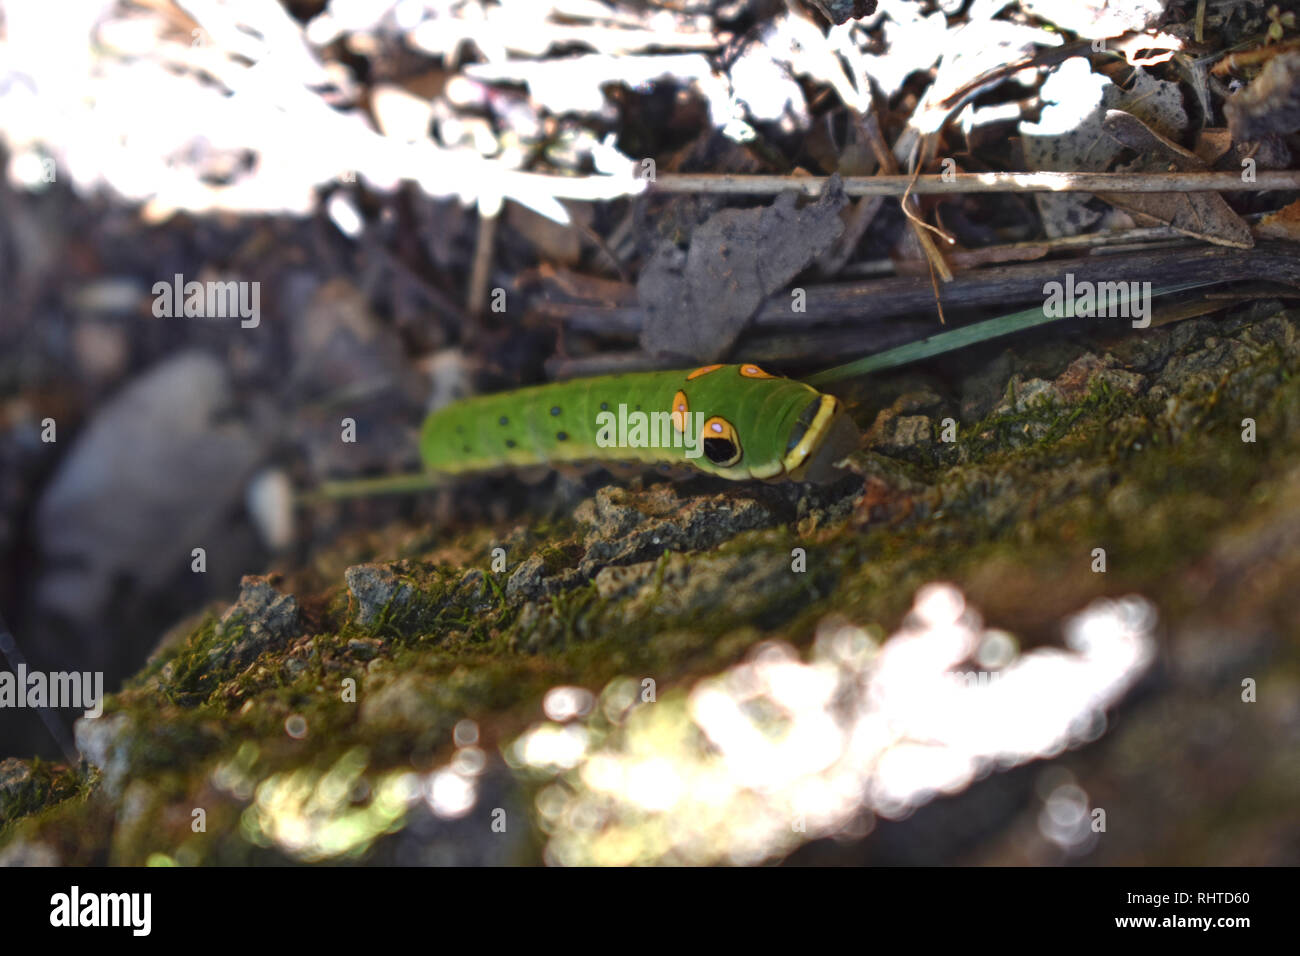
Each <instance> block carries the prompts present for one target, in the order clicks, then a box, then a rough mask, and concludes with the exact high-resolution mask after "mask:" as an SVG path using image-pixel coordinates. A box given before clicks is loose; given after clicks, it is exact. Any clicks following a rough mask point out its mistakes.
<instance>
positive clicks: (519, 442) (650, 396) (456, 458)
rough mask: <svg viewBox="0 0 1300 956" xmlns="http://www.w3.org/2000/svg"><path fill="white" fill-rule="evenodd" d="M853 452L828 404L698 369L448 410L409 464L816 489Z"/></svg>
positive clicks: (795, 385) (433, 419) (748, 377)
mask: <svg viewBox="0 0 1300 956" xmlns="http://www.w3.org/2000/svg"><path fill="white" fill-rule="evenodd" d="M857 442H858V432H857V428H856V426H855V425H854V424H853V421H852V420H851V419H850V418H849V416H848V415H847V414H846V413H845V412H844V409H843V406H842V405H841V403H840V402H839V400H838V399H836V398H835V397H834V396H833V395H826V394H823V393H821V392H818V391H817V390H816V389H814V388H812V387H811V386H809V385H804V384H803V383H801V382H796V381H793V380H791V379H787V378H778V377H776V376H773V375H769V374H768V373H767V372H765V371H763V370H762V369H761V368H759V367H758V366H757V365H752V364H743V365H706V366H704V367H702V368H697V369H693V370H692V369H684V370H680V371H667V372H637V373H628V374H620V375H603V376H599V377H596V378H586V379H577V380H575V381H570V382H560V383H555V384H550V385H537V386H533V387H531V388H521V389H517V390H515V391H511V392H504V393H500V394H497V395H485V396H481V397H478V398H471V399H467V400H465V401H461V402H456V403H454V404H452V405H449V406H447V407H446V408H443V409H441V410H439V411H436V412H434V413H433V414H431V415H430V416H429V417H428V418H427V419H426V420H425V423H424V428H423V430H422V433H421V437H420V454H421V457H422V458H423V460H424V464H425V466H426V467H427V468H428V469H429V470H431V471H434V472H439V473H442V474H450V475H456V474H464V473H468V472H476V471H486V470H490V469H495V468H499V467H503V466H509V467H519V466H526V465H546V464H556V463H559V462H573V461H584V460H625V461H633V462H643V463H646V464H658V465H666V466H680V465H687V466H690V467H693V468H695V469H698V470H700V471H704V472H707V473H709V474H713V475H717V476H719V477H722V478H729V479H732V480H736V481H743V480H745V479H748V478H758V479H765V480H769V481H780V480H794V481H825V480H827V479H829V478H832V477H834V476H835V474H836V472H835V470H834V468H833V464H834V462H835V461H837V460H839V459H840V458H842V457H844V456H845V455H846V454H848V453H849V452H850V451H852V450H853V449H855V448H856V447H857Z"/></svg>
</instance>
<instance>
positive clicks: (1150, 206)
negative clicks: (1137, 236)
mask: <svg viewBox="0 0 1300 956" xmlns="http://www.w3.org/2000/svg"><path fill="white" fill-rule="evenodd" d="M1102 129H1103V130H1104V131H1105V132H1106V134H1107V135H1109V136H1110V137H1111V138H1112V139H1114V140H1115V141H1117V142H1119V143H1121V144H1122V145H1124V146H1127V147H1128V148H1129V149H1133V150H1136V151H1137V152H1138V154H1139V155H1138V158H1137V159H1136V160H1134V162H1133V163H1132V164H1131V165H1129V166H1128V167H1127V170H1126V171H1128V172H1165V171H1168V172H1199V171H1202V170H1204V169H1206V168H1207V167H1206V164H1205V163H1204V162H1203V161H1202V160H1201V158H1200V157H1199V156H1197V155H1196V154H1195V153H1190V152H1188V151H1187V150H1185V149H1183V148H1182V147H1181V146H1179V145H1178V144H1177V143H1173V142H1171V141H1169V140H1167V139H1165V138H1164V137H1163V136H1161V135H1160V134H1159V133H1157V132H1155V131H1154V130H1152V129H1151V128H1150V127H1148V126H1147V125H1146V124H1145V123H1143V122H1142V121H1141V120H1139V119H1138V118H1137V117H1136V116H1133V115H1132V114H1130V113H1125V112H1122V111H1120V110H1111V111H1110V112H1108V113H1107V114H1106V119H1105V120H1104V121H1103V122H1102ZM1097 195H1098V196H1099V197H1100V198H1101V199H1104V200H1105V201H1106V202H1108V203H1110V204H1111V205H1112V206H1115V207H1116V208H1117V209H1123V210H1124V211H1125V212H1127V213H1128V214H1129V215H1131V216H1133V218H1134V219H1135V220H1136V221H1137V222H1138V223H1139V224H1140V225H1144V226H1153V225H1161V226H1168V227H1169V228H1171V229H1174V230H1176V231H1177V232H1180V233H1182V234H1183V235H1185V236H1191V237H1193V238H1195V239H1204V240H1206V241H1208V242H1213V243H1215V244H1217V245H1221V246H1233V247H1234V248H1237V249H1249V248H1251V247H1253V246H1254V245H1255V240H1254V238H1253V237H1252V236H1251V234H1250V228H1249V227H1248V226H1247V225H1246V223H1245V222H1244V221H1243V220H1242V218H1241V217H1240V216H1238V215H1237V214H1236V213H1235V212H1233V210H1232V207H1231V206H1229V205H1228V203H1227V200H1225V199H1224V198H1223V197H1222V196H1221V195H1219V194H1218V193H1214V192H1198V193H1141V194H1133V193H1097Z"/></svg>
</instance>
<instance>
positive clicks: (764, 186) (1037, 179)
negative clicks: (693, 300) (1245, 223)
mask: <svg viewBox="0 0 1300 956" xmlns="http://www.w3.org/2000/svg"><path fill="white" fill-rule="evenodd" d="M826 180H827V177H825V176H770V175H762V176H737V175H733V174H731V173H663V174H660V175H659V177H658V178H657V179H656V180H655V182H654V184H653V186H652V187H651V188H652V190H653V191H656V192H666V193H719V194H728V195H772V194H775V193H782V192H786V191H787V190H791V189H793V190H797V191H799V192H801V193H803V194H805V195H808V196H818V195H820V194H821V192H822V190H823V189H824V188H825V186H826ZM842 182H843V185H844V192H845V193H847V194H848V195H850V196H899V197H901V196H903V195H904V194H906V193H907V192H908V191H909V190H908V187H909V184H911V182H912V177H911V176H910V175H906V174H903V175H897V176H847V177H844V178H843V180H842ZM1274 189H1300V171H1297V170H1292V169H1285V170H1272V169H1264V170H1259V171H1258V172H1257V173H1256V174H1255V179H1254V181H1253V182H1246V181H1245V180H1243V179H1242V177H1241V173H1239V172H1234V171H1228V172H1208V173H1050V172H1039V173H953V174H950V175H947V176H943V175H929V176H918V177H917V179H916V182H915V184H913V185H911V193H912V194H914V195H935V194H940V193H1051V192H1084V193H1092V192H1111V193H1199V192H1263V191H1267V190H1274Z"/></svg>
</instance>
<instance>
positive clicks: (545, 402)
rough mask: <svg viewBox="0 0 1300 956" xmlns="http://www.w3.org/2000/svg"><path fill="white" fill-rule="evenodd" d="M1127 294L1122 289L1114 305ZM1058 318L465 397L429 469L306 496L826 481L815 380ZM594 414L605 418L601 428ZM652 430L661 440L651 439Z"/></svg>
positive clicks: (429, 448) (825, 436)
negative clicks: (623, 467)
mask: <svg viewBox="0 0 1300 956" xmlns="http://www.w3.org/2000/svg"><path fill="white" fill-rule="evenodd" d="M1222 281H1228V280H1223V279H1218V278H1202V279H1190V280H1187V281H1184V282H1180V283H1177V284H1174V285H1170V286H1166V287H1164V288H1161V289H1155V290H1152V291H1150V292H1149V294H1150V295H1151V296H1153V297H1154V296H1162V295H1166V294H1168V293H1173V292H1181V291H1184V290H1186V289H1194V288H1198V287H1200V286H1206V285H1213V284H1216V283H1218V282H1222ZM1123 285H1124V284H1123V283H1121V286H1123ZM1134 285H1136V283H1134ZM1045 291H1046V290H1045ZM1128 295H1129V293H1128V292H1127V291H1125V290H1124V289H1123V288H1122V289H1121V300H1122V302H1121V304H1126V303H1127V301H1128ZM1056 321H1059V318H1058V317H1056V316H1054V315H1049V314H1048V312H1047V311H1046V310H1045V309H1043V308H1042V307H1041V306H1039V307H1035V308H1031V309H1026V310H1024V311H1021V312H1015V313H1012V314H1010V315H1003V316H999V317H998V318H996V319H988V320H986V321H983V322H976V323H974V324H972V325H968V326H963V327H960V328H956V329H951V330H948V331H945V332H941V333H939V334H937V335H932V336H930V337H929V338H926V339H923V340H921V341H918V342H911V343H909V344H907V345H900V346H898V347H896V348H892V349H888V350H886V351H883V352H877V353H876V354H874V355H869V356H867V357H865V358H862V359H859V360H857V361H854V362H849V363H847V364H844V365H838V366H836V367H834V368H830V369H826V370H825V371H822V372H819V373H817V374H816V375H813V376H812V377H810V378H809V380H808V381H809V382H810V383H812V384H803V383H801V382H795V381H792V380H790V379H786V378H777V377H775V376H772V375H769V374H768V373H766V372H764V371H763V370H762V369H760V368H759V367H758V366H756V365H752V364H743V365H706V366H704V367H703V368H697V369H694V370H680V371H672V372H637V373H627V374H622V375H604V376H600V377H597V378H586V379H576V380H574V381H569V382H560V383H555V384H550V385H536V386H533V387H531V388H521V389H516V390H515V391H511V392H503V393H500V394H497V395H484V396H481V397H478V398H471V399H466V400H464V401H460V402H456V403H454V404H452V405H449V406H447V407H446V408H443V409H440V410H439V411H436V412H434V413H433V414H431V415H430V416H429V417H428V418H427V419H426V420H425V422H424V427H423V430H422V432H421V436H420V454H421V458H422V459H423V460H424V464H425V467H426V468H427V469H428V472H429V473H425V474H411V475H408V474H403V475H395V476H387V477H380V478H362V479H357V480H351V481H342V482H327V483H325V484H324V485H323V486H322V487H321V489H320V490H319V492H317V493H314V494H309V495H306V496H303V499H302V500H304V501H311V500H321V499H332V498H350V497H354V496H357V495H375V494H395V493H405V492H411V491H419V490H422V489H426V488H429V487H431V486H433V485H436V484H438V483H439V482H440V481H441V480H442V476H453V475H460V474H468V473H472V472H479V471H490V470H495V469H497V468H504V467H515V466H529V465H548V464H559V463H562V462H572V461H582V460H596V461H606V462H610V461H618V460H625V461H634V462H642V463H646V464H658V465H661V466H673V465H678V466H680V465H686V466H689V467H692V468H695V469H697V470H699V471H704V472H708V473H710V474H714V475H719V476H721V477H723V478H730V479H733V480H736V481H742V480H744V479H748V478H757V479H765V480H769V481H780V480H794V481H825V480H829V479H831V478H834V477H836V475H837V474H838V472H837V471H836V469H835V468H834V463H835V462H837V461H839V460H840V459H842V458H843V457H844V456H845V455H847V454H848V453H850V452H851V451H853V450H854V449H855V448H857V446H858V443H859V435H858V430H857V427H856V426H855V425H854V423H853V421H852V419H850V418H849V416H848V413H847V412H846V411H845V410H844V407H843V405H842V404H841V403H840V402H839V400H838V399H836V398H835V397H834V396H832V395H826V394H823V393H821V392H819V391H817V390H816V389H815V388H813V387H812V385H813V384H815V385H823V384H826V383H829V382H837V381H842V380H844V379H850V378H856V377H859V376H862V375H870V374H872V373H875V372H879V371H883V370H885V369H892V368H897V367H899V366H902V365H907V364H909V363H911V362H917V361H920V360H922V359H925V358H929V357H931V356H935V355H942V354H944V353H945V352H949V351H952V350H954V349H960V348H965V347H967V346H970V345H974V344H976V343H978V342H986V341H989V340H990V339H995V338H998V337H1000V336H1003V335H1008V334H1011V333H1013V332H1018V331H1021V330H1024V329H1029V328H1033V327H1035V326H1038V325H1043V324H1046V323H1048V322H1056ZM620 406H624V409H625V410H626V412H627V413H628V414H629V415H630V414H631V413H633V412H635V413H638V414H641V413H645V414H648V415H650V416H651V421H650V422H649V424H648V425H647V426H646V428H645V431H644V432H643V433H640V437H642V438H643V439H647V440H645V441H643V442H642V443H640V444H637V443H634V442H631V441H620V440H618V439H624V438H630V437H632V433H631V432H630V431H626V430H622V429H621V428H615V427H613V425H611V421H612V422H613V423H614V425H617V424H618V422H619V418H618V415H619V412H620ZM601 416H608V417H607V418H604V419H603V424H602V418H601ZM654 416H658V417H657V419H656V418H655V417H654ZM696 420H698V421H699V423H700V426H701V427H700V428H699V429H692V430H693V431H695V432H698V435H696V436H695V437H700V436H702V437H700V440H699V441H698V443H697V444H696V445H695V447H694V449H692V448H690V447H688V443H687V442H686V441H684V440H682V441H675V440H674V437H675V436H674V432H676V433H678V434H677V436H676V437H677V438H681V439H685V438H686V437H688V436H687V431H688V429H691V424H690V423H691V422H693V421H696ZM602 429H604V431H602ZM652 434H653V435H656V436H658V439H659V440H657V441H651V440H648V439H650V436H651V435H652ZM665 437H666V438H667V439H668V441H664V440H663V439H664V438H665ZM610 439H615V440H612V441H611V440H610ZM692 451H694V452H696V453H695V454H692V453H691V452H692Z"/></svg>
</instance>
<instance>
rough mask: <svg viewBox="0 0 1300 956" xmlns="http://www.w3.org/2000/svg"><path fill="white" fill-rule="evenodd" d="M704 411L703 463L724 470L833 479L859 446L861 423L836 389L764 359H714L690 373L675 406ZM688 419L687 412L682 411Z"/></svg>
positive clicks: (738, 475) (725, 473)
mask: <svg viewBox="0 0 1300 956" xmlns="http://www.w3.org/2000/svg"><path fill="white" fill-rule="evenodd" d="M688 410H689V411H691V412H699V413H701V414H702V416H703V417H704V421H703V433H702V455H701V456H700V457H699V458H697V459H696V460H695V461H694V464H695V466H696V467H697V468H699V469H701V470H703V471H708V472H710V473H712V474H715V475H718V476H719V477H722V478H729V479H733V480H743V479H746V478H759V479H765V480H769V481H780V480H794V481H815V482H824V481H830V480H833V479H834V478H836V477H838V476H839V475H840V474H841V472H839V471H838V470H837V469H836V468H835V467H834V464H835V462H837V461H839V460H840V459H842V458H843V457H844V456H845V455H847V454H849V453H850V452H852V451H853V450H854V449H856V448H857V447H858V440H859V436H858V430H857V427H856V426H855V425H854V424H853V420H852V419H851V418H850V417H849V416H848V414H847V413H846V412H845V411H844V409H843V406H842V405H841V404H840V402H839V400H838V399H836V398H835V397H834V396H833V395H823V394H822V393H820V392H818V391H817V390H816V389H814V388H811V387H810V386H808V385H804V384H802V383H801V382H796V381H792V380H790V379H787V378H778V377H777V376H773V375H769V374H768V373H767V372H764V371H763V370H762V369H760V368H759V367H758V366H756V365H751V364H744V365H712V366H705V367H704V368H701V369H696V370H695V371H694V372H691V373H690V374H689V375H687V376H686V379H685V382H684V383H683V385H682V390H681V391H679V392H677V394H676V396H674V398H673V412H674V414H677V415H684V414H685V413H686V412H687V411H688ZM678 420H680V419H678Z"/></svg>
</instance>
